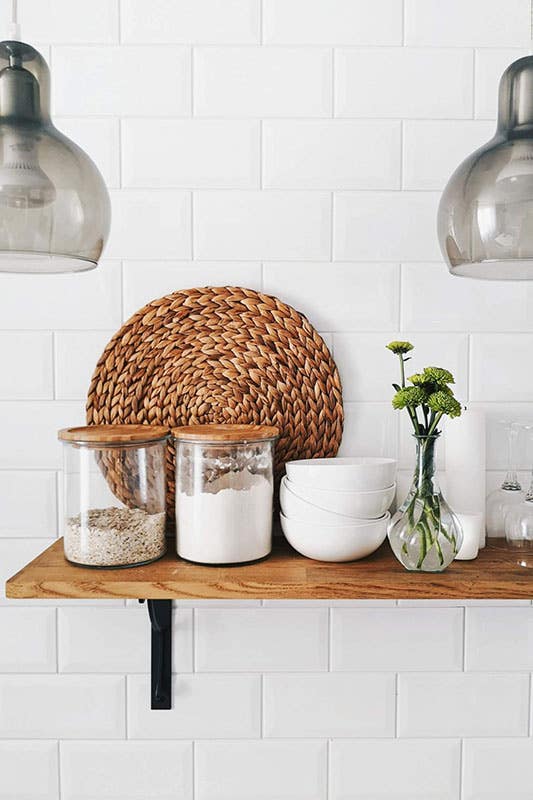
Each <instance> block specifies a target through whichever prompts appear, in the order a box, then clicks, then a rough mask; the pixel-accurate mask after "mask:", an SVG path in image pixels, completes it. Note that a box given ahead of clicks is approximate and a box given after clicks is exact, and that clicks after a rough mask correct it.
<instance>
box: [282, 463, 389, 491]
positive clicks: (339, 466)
mask: <svg viewBox="0 0 533 800" xmlns="http://www.w3.org/2000/svg"><path fill="white" fill-rule="evenodd" d="M285 468H286V470H287V476H288V478H289V480H290V481H293V482H294V483H298V484H299V485H300V486H306V487H308V488H310V489H333V490H334V491H350V492H373V491H375V490H377V489H386V488H387V487H388V486H392V484H393V483H394V477H395V474H396V461H395V460H394V459H393V458H366V457H361V458H309V459H305V460H303V461H288V462H287V464H286V465H285Z"/></svg>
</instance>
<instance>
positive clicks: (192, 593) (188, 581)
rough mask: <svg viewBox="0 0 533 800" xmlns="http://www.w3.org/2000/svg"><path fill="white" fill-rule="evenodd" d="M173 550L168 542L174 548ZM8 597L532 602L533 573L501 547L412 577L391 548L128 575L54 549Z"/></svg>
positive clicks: (178, 566) (10, 586)
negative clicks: (350, 555) (323, 558)
mask: <svg viewBox="0 0 533 800" xmlns="http://www.w3.org/2000/svg"><path fill="white" fill-rule="evenodd" d="M169 544H170V543H169ZM6 595H7V597H8V598H12V599H19V600H26V599H39V598H40V599H67V598H68V599H92V600H99V599H146V600H170V599H172V600H180V599H186V600H199V599H227V600H235V599H241V600H242V599H256V600H262V599H278V600H342V599H346V600H358V599H360V600H415V599H419V600H435V599H439V600H469V599H472V600H474V599H475V600H485V599H486V600H514V599H520V600H531V599H533V570H527V569H523V568H520V567H519V566H518V565H517V564H516V558H515V556H514V553H513V551H512V550H509V549H508V548H507V546H506V544H505V542H504V541H503V540H493V541H492V542H491V543H490V544H489V545H488V546H487V547H486V548H485V549H484V550H482V551H481V552H480V556H479V558H478V559H476V560H475V561H459V562H457V561H456V562H454V563H453V564H452V565H451V566H450V567H449V568H448V569H447V570H446V571H445V572H442V573H438V574H419V573H412V572H407V571H406V570H404V569H403V567H402V566H401V565H400V564H399V563H398V562H397V561H396V559H395V558H394V556H393V555H392V553H391V551H390V548H389V547H388V544H387V543H385V544H384V545H383V546H382V547H381V548H380V549H379V550H378V551H377V553H374V554H373V555H372V556H370V557H369V558H366V559H363V560H362V561H356V562H351V563H347V564H328V563H325V562H317V561H311V560H309V559H306V558H304V557H302V556H300V555H298V554H297V553H295V551H294V550H292V549H291V548H290V547H289V546H288V545H287V544H286V543H283V542H277V543H276V546H275V549H274V551H273V554H272V556H271V557H270V558H268V559H266V560H264V561H262V562H259V563H257V564H249V565H243V566H237V567H202V566H199V565H197V564H189V563H187V562H184V561H181V560H179V559H178V558H177V557H176V555H175V553H173V552H172V550H171V546H170V548H169V552H168V553H167V555H166V556H165V557H164V558H163V559H161V560H160V561H157V562H155V563H153V564H150V565H147V566H144V567H134V568H129V569H111V570H104V569H88V568H84V567H76V566H74V565H72V564H69V563H68V562H67V561H66V560H65V558H64V555H63V541H62V540H61V539H60V540H58V541H56V542H54V543H53V544H52V545H51V546H50V547H48V548H47V549H46V550H45V551H44V552H43V553H41V554H40V555H39V556H37V558H35V559H33V561H31V562H30V563H29V564H27V565H26V566H25V567H23V568H22V569H21V570H19V572H17V573H16V574H15V575H13V576H12V577H11V578H9V580H8V581H7V583H6Z"/></svg>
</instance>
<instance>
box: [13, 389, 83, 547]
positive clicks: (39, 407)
mask: <svg viewBox="0 0 533 800" xmlns="http://www.w3.org/2000/svg"><path fill="white" fill-rule="evenodd" d="M0 410H1V412H2V414H5V415H6V416H5V419H9V425H8V426H6V428H5V430H4V441H3V447H2V451H1V452H0V469H48V470H50V469H59V468H60V467H61V445H60V443H59V442H58V441H57V432H58V430H59V429H60V428H68V427H70V426H71V425H83V424H84V417H85V414H84V404H83V403H82V402H78V401H76V402H73V401H71V402H67V401H62V402H60V401H58V402H37V401H34V402H28V401H24V402H20V401H19V402H9V401H6V402H3V403H1V404H0ZM51 533H52V534H53V532H52V531H51Z"/></svg>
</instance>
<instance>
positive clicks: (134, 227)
mask: <svg viewBox="0 0 533 800" xmlns="http://www.w3.org/2000/svg"><path fill="white" fill-rule="evenodd" d="M111 206H112V214H113V225H112V228H111V234H110V237H109V243H108V245H107V250H106V255H107V256H108V258H140V259H147V258H190V257H191V196H190V193H189V192H181V191H178V190H173V189H157V190H152V191H150V190H148V189H144V190H143V189H129V190H125V191H113V192H111Z"/></svg>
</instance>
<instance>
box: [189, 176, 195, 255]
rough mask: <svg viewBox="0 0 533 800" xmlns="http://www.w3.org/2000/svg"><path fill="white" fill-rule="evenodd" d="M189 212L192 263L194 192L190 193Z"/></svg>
mask: <svg viewBox="0 0 533 800" xmlns="http://www.w3.org/2000/svg"><path fill="white" fill-rule="evenodd" d="M190 212H191V261H194V190H192V191H191V197H190Z"/></svg>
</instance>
